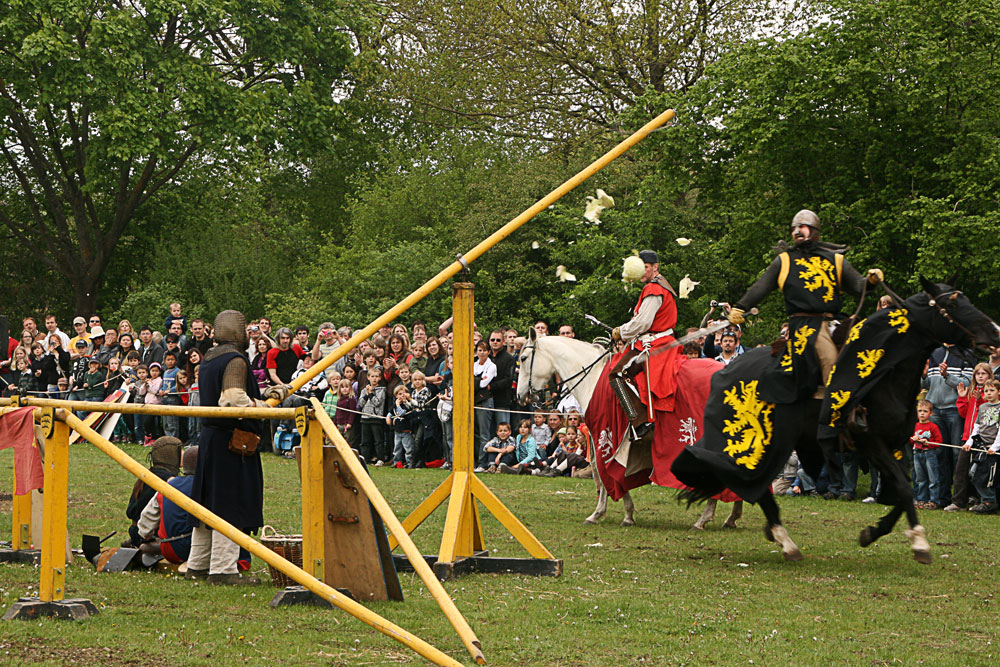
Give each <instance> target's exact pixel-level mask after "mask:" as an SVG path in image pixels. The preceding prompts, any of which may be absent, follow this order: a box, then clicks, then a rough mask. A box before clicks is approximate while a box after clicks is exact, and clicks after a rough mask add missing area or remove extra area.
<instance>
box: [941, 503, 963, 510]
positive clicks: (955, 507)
mask: <svg viewBox="0 0 1000 667" xmlns="http://www.w3.org/2000/svg"><path fill="white" fill-rule="evenodd" d="M961 510H962V508H961V507H959V506H958V505H956V504H955V503H952V504H951V505H948V506H947V507H945V508H944V511H945V512H960V511H961Z"/></svg>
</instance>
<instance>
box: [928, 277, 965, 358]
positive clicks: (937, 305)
mask: <svg viewBox="0 0 1000 667" xmlns="http://www.w3.org/2000/svg"><path fill="white" fill-rule="evenodd" d="M924 293H925V294H927V296H928V297H930V299H929V301H928V302H927V304H928V305H929V306H931V307H932V308H934V309H935V310H936V311H937V312H938V314H940V315H941V317H943V318H944V319H945V321H946V322H948V323H949V324H951V325H953V326H954V327H956V328H957V329H958V330H959V331H961V332H962V333H964V334H965V335H966V336H968V337H969V349H970V350H975V349H976V335H975V334H974V333H972V332H971V331H969V329H968V328H966V326H965V325H963V324H962V323H961V322H958V321H956V320H955V318H954V317H952V316H951V313H949V312H948V309H947V308H945V307H944V304H942V303H941V302H942V301H943V300H944V298H945V297H947V300H948V301H954V300H955V299H956V298H958V295H959V294H961V293H962V290H958V289H953V290H950V291H948V292H942V293H941V294H938V295H937V296H933V295H932V294H930V293H929V292H926V291H925V292H924Z"/></svg>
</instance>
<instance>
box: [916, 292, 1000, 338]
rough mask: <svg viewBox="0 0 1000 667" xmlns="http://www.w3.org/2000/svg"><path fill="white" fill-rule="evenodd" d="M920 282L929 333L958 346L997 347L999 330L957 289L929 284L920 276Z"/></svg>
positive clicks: (999, 335) (999, 336)
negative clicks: (928, 313)
mask: <svg viewBox="0 0 1000 667" xmlns="http://www.w3.org/2000/svg"><path fill="white" fill-rule="evenodd" d="M920 284H921V286H922V287H923V288H924V294H926V295H927V297H928V301H927V303H928V305H929V306H930V307H931V309H932V311H931V312H932V317H931V334H932V335H933V336H934V338H936V339H937V340H938V341H940V342H942V343H953V344H955V345H959V346H961V347H966V348H970V349H973V348H976V347H986V348H989V347H997V346H1000V329H998V328H997V325H996V323H994V322H993V320H991V319H990V318H989V317H987V316H986V315H985V314H984V313H983V312H982V311H980V310H979V309H978V308H976V307H975V306H973V305H972V302H971V301H969V299H968V297H966V296H965V294H963V293H962V292H961V291H960V290H957V289H955V288H954V287H952V286H951V285H948V284H946V283H932V282H931V281H929V280H927V279H926V278H924V277H923V276H921V277H920Z"/></svg>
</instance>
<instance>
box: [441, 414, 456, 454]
mask: <svg viewBox="0 0 1000 667" xmlns="http://www.w3.org/2000/svg"><path fill="white" fill-rule="evenodd" d="M441 431H442V434H441V451H442V452H443V453H444V460H445V462H446V463H447V464H448V465H452V459H451V448H452V445H453V444H454V442H455V424H454V422H452V421H451V420H450V419H449V420H448V421H443V422H441Z"/></svg>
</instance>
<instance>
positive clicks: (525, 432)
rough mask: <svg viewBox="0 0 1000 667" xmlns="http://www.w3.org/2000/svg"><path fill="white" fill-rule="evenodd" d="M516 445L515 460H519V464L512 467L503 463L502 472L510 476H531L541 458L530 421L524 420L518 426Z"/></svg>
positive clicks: (500, 466) (501, 465)
mask: <svg viewBox="0 0 1000 667" xmlns="http://www.w3.org/2000/svg"><path fill="white" fill-rule="evenodd" d="M515 445H516V447H515V449H514V458H515V459H517V463H515V464H514V465H512V466H510V465H507V464H506V463H501V464H500V465H499V468H500V472H503V473H507V474H509V475H527V474H530V473H531V470H532V469H533V468H535V467H536V462H537V461H538V460H539V458H540V457H539V456H538V445H537V444H535V438H534V437H532V435H531V420H530V419H522V420H521V423H520V424H519V425H518V427H517V439H516V441H515Z"/></svg>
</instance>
